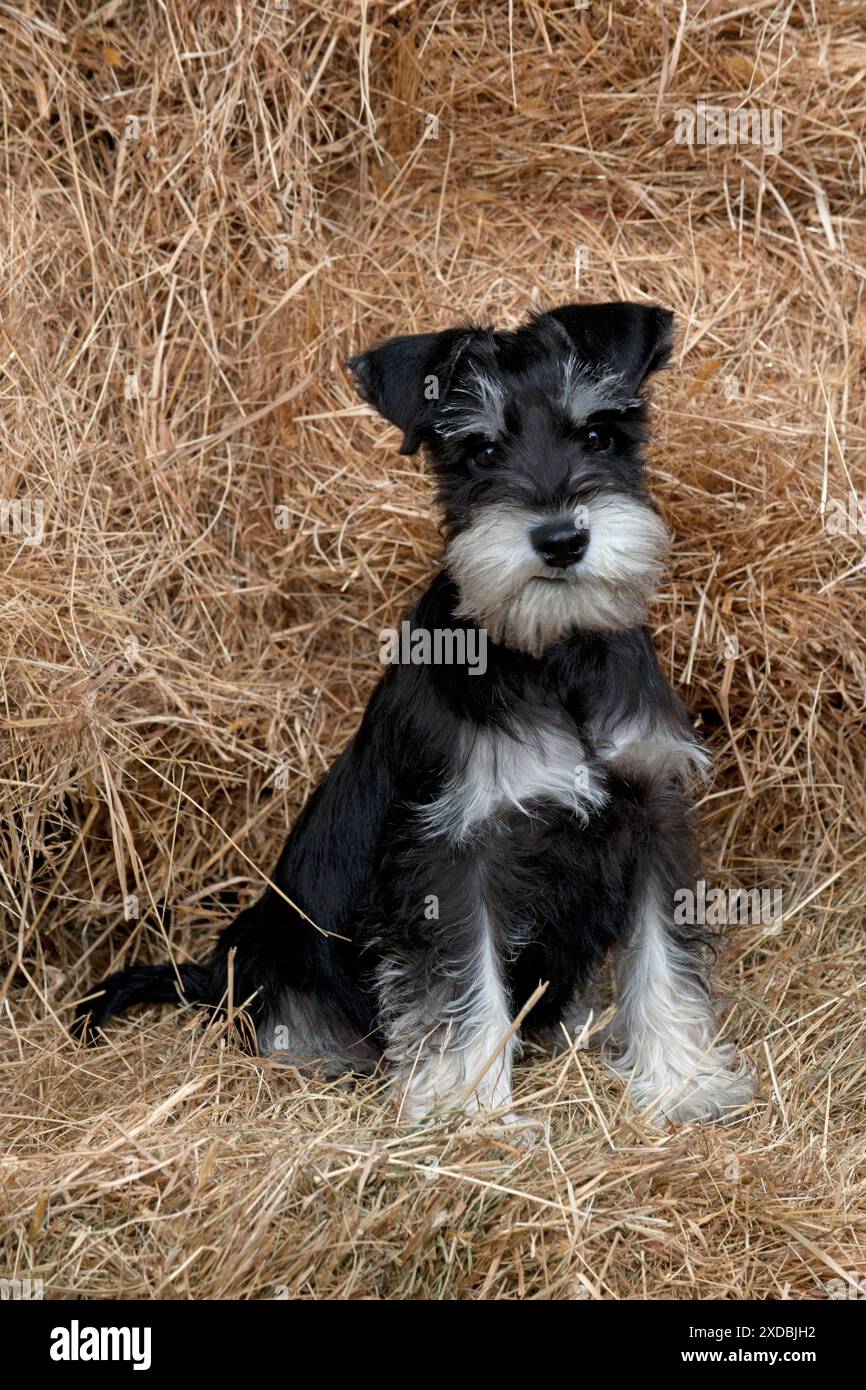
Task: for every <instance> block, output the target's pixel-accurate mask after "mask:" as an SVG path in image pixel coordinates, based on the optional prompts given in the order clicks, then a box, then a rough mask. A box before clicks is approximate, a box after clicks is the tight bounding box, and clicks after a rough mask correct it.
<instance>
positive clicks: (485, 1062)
mask: <svg viewBox="0 0 866 1390" xmlns="http://www.w3.org/2000/svg"><path fill="white" fill-rule="evenodd" d="M389 878H390V879H391V888H392V891H391V892H390V893H389V894H388V896H389V898H390V899H391V901H390V910H389V912H388V914H387V920H388V923H389V925H387V926H386V927H385V929H384V931H383V936H382V939H381V941H380V949H381V953H382V954H381V961H380V965H379V968H378V988H379V998H380V1010H381V1012H380V1017H381V1020H382V1024H383V1027H384V1031H385V1034H386V1038H387V1050H386V1052H387V1057H388V1060H389V1062H390V1064H391V1066H392V1068H393V1070H394V1074H395V1078H396V1081H397V1089H398V1093H399V1099H400V1114H401V1117H402V1119H404V1120H406V1121H409V1122H418V1121H420V1120H423V1119H426V1118H428V1117H430V1116H434V1115H437V1114H447V1113H455V1112H458V1113H459V1112H462V1113H464V1114H473V1113H476V1112H479V1111H504V1112H508V1111H509V1108H510V1105H511V1064H512V1058H513V1055H514V1049H515V1041H514V1038H513V1037H509V1036H508V1030H509V1027H510V1025H511V1018H512V1015H511V1007H510V1002H509V1000H508V996H507V992H506V989H505V986H504V983H503V977H502V970H501V964H500V958H499V950H498V945H497V930H496V923H495V921H494V918H493V913H492V910H491V906H490V897H489V894H488V892H487V886H486V877H485V868H484V864H483V861H482V859H481V857H480V855H479V854H478V853H477V852H476V851H474V850H470V849H457V850H455V849H452V848H451V847H449V846H448V845H447V844H446V843H445V842H440V843H439V844H430V843H429V842H428V843H427V844H425V845H424V847H423V849H421V850H418V851H415V852H414V853H411V854H409V855H404V856H403V858H402V860H401V862H399V863H398V864H396V865H394V867H393V868H392V869H391V870H390V871H389ZM395 880H396V882H397V883H398V884H399V892H398V893H395V892H394V891H393V885H394V882H395ZM506 1118H508V1119H511V1116H510V1115H507V1116H506Z"/></svg>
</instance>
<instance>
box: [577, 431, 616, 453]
mask: <svg viewBox="0 0 866 1390" xmlns="http://www.w3.org/2000/svg"><path fill="white" fill-rule="evenodd" d="M581 443H582V444H583V447H584V449H587V450H588V451H589V453H591V454H603V453H604V452H605V450H606V449H609V448H610V446H611V444H612V443H613V435H612V434H611V432H610V430H609V429H606V428H605V426H604V425H590V426H589V428H588V429H585V430H584V431H583V434H582V436H581Z"/></svg>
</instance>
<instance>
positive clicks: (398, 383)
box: [79, 303, 751, 1120]
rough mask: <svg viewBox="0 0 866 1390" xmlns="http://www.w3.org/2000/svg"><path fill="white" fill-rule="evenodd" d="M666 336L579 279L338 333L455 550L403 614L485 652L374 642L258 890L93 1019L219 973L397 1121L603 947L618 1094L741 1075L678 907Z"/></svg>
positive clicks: (87, 1009) (497, 1090) (552, 996)
mask: <svg viewBox="0 0 866 1390" xmlns="http://www.w3.org/2000/svg"><path fill="white" fill-rule="evenodd" d="M670 345H671V315H670V314H669V313H668V312H666V311H665V310H662V309H659V308H655V307H651V306H644V305H639V304H629V303H614V304H587V305H566V306H564V307H562V308H559V309H554V310H552V311H551V312H549V313H541V314H538V315H536V316H535V317H533V318H532V319H531V320H530V321H529V322H528V323H526V324H525V325H524V326H523V327H521V328H519V329H517V330H516V331H514V332H497V331H494V330H493V329H482V328H475V327H459V328H451V329H446V330H445V331H444V332H439V333H422V334H418V335H412V336H408V337H400V338H394V339H392V340H390V341H389V342H386V343H384V344H382V346H380V347H377V348H374V349H373V350H372V351H370V352H366V353H364V354H363V355H362V356H360V357H356V358H354V359H353V360H352V362H351V363H350V366H351V368H352V370H353V372H354V373H355V375H356V378H357V380H358V383H359V385H360V390H361V393H362V395H363V397H364V399H365V400H367V401H368V402H370V403H371V404H372V405H373V406H374V407H375V408H376V410H377V411H379V412H380V414H381V415H383V416H384V417H385V419H386V420H388V421H389V422H390V423H391V424H393V425H396V426H397V428H398V429H399V430H401V431H402V433H403V443H402V448H401V452H402V453H404V454H411V453H414V452H415V451H416V450H418V449H419V448H420V447H421V446H424V448H425V450H426V453H427V456H428V458H429V461H430V464H431V467H432V469H433V472H434V475H435V478H436V481H437V484H438V496H439V501H440V503H441V507H442V510H443V513H444V527H445V536H446V545H445V555H444V563H443V569H442V571H441V572H440V573H439V574H437V575H436V577H435V578H434V580H433V582H432V584H431V585H430V587H429V589H428V590H427V592H426V593H425V594H424V595H423V597H422V598H421V599H420V601H419V602H418V604H417V605H416V607H415V609H414V610H413V612H412V614H411V616H410V618H409V623H410V625H411V633H412V635H413V637H414V635H415V634H417V633H420V634H422V635H423V634H436V633H437V632H438V633H442V632H448V633H451V634H452V635H453V634H454V633H455V632H458V633H459V632H461V631H462V632H463V634H464V636H466V635H467V634H470V633H471V635H472V636H473V638H475V639H478V638H479V637H480V636H481V635H482V634H486V636H487V639H488V641H487V648H486V664H485V669H484V670H483V671H482V670H481V669H480V665H479V664H478V663H475V665H473V666H470V665H469V664H468V663H467V664H463V665H460V664H453V663H448V664H446V663H439V664H437V663H436V662H435V661H434V662H431V663H430V664H412V663H407V664H397V665H392V666H391V667H390V668H389V669H388V671H387V673H386V674H385V676H384V678H383V679H382V680H381V681H380V683H379V685H378V686H377V688H376V690H375V691H374V692H373V695H372V698H371V699H370V703H369V705H368V707H367V710H366V713H365V715H364V718H363V720H362V722H361V726H360V728H359V730H358V732H357V734H356V735H355V737H354V738H353V739H352V741H351V743H350V744H349V745H348V747H347V748H346V749H345V750H344V751H343V753H342V754H341V755H340V757H339V758H338V759H337V761H336V763H335V764H334V766H333V767H332V768H331V770H330V772H329V773H328V774H327V776H326V777H325V778H324V779H323V781H322V782H321V783H320V785H319V786H318V787H317V789H316V791H315V792H314V794H313V795H312V797H311V798H310V800H309V801H308V803H307V805H306V807H305V808H304V810H303V812H302V814H301V816H300V818H299V820H298V822H297V824H296V826H295V828H294V830H293V831H292V833H291V835H290V836H289V838H288V841H287V843H286V845H285V847H284V849H283V852H282V855H281V857H280V860H279V863H278V865H277V868H276V870H275V872H274V876H273V879H272V881H271V884H270V886H269V887H268V889H267V890H266V892H265V893H264V894H263V896H262V897H261V898H260V899H259V900H258V902H256V903H255V904H254V905H253V906H252V907H250V908H248V909H247V910H246V911H244V912H242V913H241V914H240V916H239V917H238V918H237V919H236V920H235V921H234V922H233V923H232V924H231V926H229V927H228V928H227V929H226V930H225V931H224V932H223V934H222V936H221V938H220V940H219V942H218V944H217V946H216V948H215V951H214V953H213V955H212V957H211V959H210V960H209V962H208V963H206V964H204V965H196V964H186V965H180V966H175V965H173V964H168V965H161V966H133V967H131V968H129V969H126V970H122V971H120V972H119V973H118V974H115V975H113V976H111V977H109V978H108V979H107V980H106V981H105V982H104V983H103V985H102V986H100V990H101V993H100V994H99V995H98V996H92V997H91V1000H90V1001H85V1003H84V1004H83V1005H82V1006H81V1008H80V1011H79V1012H80V1015H81V1018H82V1026H83V1027H84V1028H85V1030H86V1031H88V1032H89V1034H90V1036H92V1029H93V1027H95V1026H99V1025H101V1024H103V1023H104V1022H105V1021H106V1019H107V1018H108V1017H109V1016H110V1015H111V1014H114V1013H117V1012H119V1011H121V1010H122V1009H124V1008H125V1007H126V1006H128V1005H129V1004H132V1003H136V1002H142V1001H162V1002H170V1001H175V1000H177V999H178V998H181V999H185V1000H187V1001H190V1002H193V1003H199V1004H204V1005H209V1006H211V1007H212V1008H214V1009H225V1008H226V1005H227V994H228V991H229V982H231V993H232V1001H231V1002H232V1003H233V1006H234V1008H235V1009H237V1008H240V1007H244V1008H245V1011H246V1014H247V1015H248V1016H249V1017H250V1019H251V1020H252V1022H253V1024H254V1026H255V1031H256V1037H257V1043H258V1048H259V1051H260V1052H262V1053H267V1054H280V1055H283V1056H285V1057H286V1058H287V1059H289V1060H291V1061H294V1062H297V1063H309V1062H313V1061H321V1062H324V1063H326V1064H327V1065H328V1066H329V1067H330V1068H331V1069H332V1070H333V1069H338V1070H339V1069H346V1068H351V1069H354V1070H364V1069H369V1068H371V1067H373V1066H375V1065H376V1064H377V1063H378V1061H379V1059H380V1058H381V1057H383V1056H384V1058H385V1059H386V1061H387V1063H388V1065H389V1066H390V1067H391V1068H392V1069H393V1073H394V1076H395V1078H396V1081H397V1084H398V1087H399V1090H400V1094H401V1105H402V1113H403V1115H404V1117H406V1118H408V1119H411V1120H418V1119H421V1118H423V1117H425V1116H428V1115H430V1114H433V1113H440V1112H442V1111H448V1110H457V1111H466V1112H472V1111H475V1110H485V1111H486V1110H501V1111H504V1112H508V1111H509V1107H510V1105H511V1068H512V1060H513V1057H514V1054H515V1051H516V1049H517V1048H518V1047H519V1037H518V1036H517V1035H516V1034H515V1035H514V1036H509V1030H510V1028H511V1025H512V1022H513V1020H514V1019H515V1017H516V1015H517V1013H518V1012H519V1011H520V1010H521V1008H522V1006H523V1005H524V1004H525V1003H526V1001H527V1000H528V999H529V998H530V997H531V996H532V994H533V992H534V991H535V990H536V988H537V986H538V984H539V982H546V983H547V988H546V990H545V992H544V993H543V994H542V995H541V997H540V999H539V1000H538V1002H537V1003H536V1004H535V1007H534V1008H533V1009H532V1011H531V1012H530V1014H529V1016H528V1018H527V1019H526V1025H525V1029H526V1031H529V1030H530V1029H536V1030H539V1031H545V1030H546V1031H547V1032H548V1033H549V1031H550V1029H551V1028H553V1029H557V1028H559V1026H560V1024H564V1025H565V1028H566V1029H567V1030H568V1032H569V1033H570V1034H572V1035H573V1033H574V1030H575V1028H577V1027H579V1026H580V1025H581V1024H582V1022H583V1020H584V1018H585V1008H584V1006H583V1003H582V994H583V991H584V989H585V988H586V986H587V985H588V984H589V983H590V982H591V980H592V978H593V976H594V974H595V973H596V971H597V969H598V967H599V966H600V964H601V962H602V960H603V959H604V957H605V956H606V954H607V953H608V952H611V951H612V952H613V953H614V962H615V978H616V981H617V989H618V1006H617V1013H616V1017H615V1020H614V1023H613V1025H612V1030H611V1041H609V1043H608V1048H609V1049H610V1052H611V1060H612V1063H613V1065H614V1066H615V1068H616V1069H617V1070H618V1071H619V1072H620V1073H621V1074H622V1075H623V1076H625V1077H627V1078H628V1080H629V1082H630V1085H631V1091H632V1094H633V1096H634V1099H635V1100H636V1102H637V1103H638V1104H639V1105H641V1106H643V1107H646V1108H649V1109H651V1110H653V1111H654V1112H656V1113H657V1114H666V1115H668V1116H670V1117H671V1118H673V1119H676V1120H689V1119H697V1118H704V1117H714V1116H719V1115H722V1114H724V1113H725V1112H727V1111H729V1110H731V1109H733V1108H736V1107H738V1106H740V1105H742V1104H744V1103H745V1102H746V1101H748V1099H749V1096H750V1094H751V1086H750V1083H749V1081H748V1079H747V1077H746V1076H745V1074H744V1073H743V1071H742V1070H741V1069H737V1068H736V1067H735V1066H734V1058H733V1049H732V1047H731V1046H730V1045H728V1044H725V1043H722V1042H720V1041H719V1040H718V1038H717V1036H716V1032H717V1028H716V1019H715V1015H714V1011H713V1007H712V1004H711V1000H710V995H709V992H708V986H707V978H706V969H705V959H704V953H705V943H704V942H703V941H702V940H701V939H700V938H699V937H698V935H696V934H694V933H689V932H687V931H684V930H683V929H681V928H678V927H676V926H675V925H674V920H673V895H674V893H675V891H676V889H677V888H683V887H686V886H688V885H689V884H691V883H693V882H694V877H695V868H694V865H693V861H692V841H691V835H690V828H689V800H688V792H687V784H688V780H689V776H690V774H691V773H692V772H694V771H695V770H698V771H700V770H701V769H702V768H703V767H704V765H705V763H706V757H705V754H704V753H703V751H702V750H701V748H700V747H699V745H698V744H697V742H696V740H695V737H694V734H693V731H692V729H691V726H690V724H689V721H688V719H687V718H686V715H685V713H684V711H683V709H682V707H681V705H680V703H679V701H678V699H677V697H676V696H675V694H674V693H673V691H672V690H671V689H670V687H669V686H668V684H667V682H666V681H665V679H664V677H663V676H662V674H661V671H660V669H659V666H658V664H657V661H656V657H655V653H654V651H653V646H652V642H651V639H650V636H649V633H648V631H647V628H646V626H645V623H646V612H647V603H648V601H649V599H650V597H651V595H652V593H653V590H654V588H655V586H656V583H657V581H658V579H659V577H660V574H661V572H662V569H663V565H664V560H665V555H666V549H667V541H668V537H667V533H666V530H665V526H664V524H663V522H662V520H661V518H660V517H659V514H658V512H657V511H656V509H655V507H654V506H653V504H652V502H651V501H650V499H649V497H648V496H647V493H646V491H645V486H644V477H643V474H644V466H643V459H642V455H641V446H642V440H643V435H644V426H645V420H646V403H645V401H644V400H643V398H642V397H641V396H640V394H639V392H640V388H641V386H642V385H643V383H644V382H645V380H646V378H647V377H648V376H649V375H650V373H651V372H653V371H655V370H656V369H657V368H659V367H661V366H662V365H663V364H664V362H665V361H666V359H667V357H668V355H669V352H670ZM430 649H431V650H434V651H435V650H436V649H437V648H436V646H435V643H432V644H431V648H430ZM230 964H231V969H229V965H230Z"/></svg>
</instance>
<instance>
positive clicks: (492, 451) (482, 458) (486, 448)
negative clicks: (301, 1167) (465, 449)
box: [471, 440, 500, 468]
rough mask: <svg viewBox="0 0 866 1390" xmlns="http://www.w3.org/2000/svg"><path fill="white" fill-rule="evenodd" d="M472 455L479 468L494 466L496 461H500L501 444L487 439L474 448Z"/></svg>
mask: <svg viewBox="0 0 866 1390" xmlns="http://www.w3.org/2000/svg"><path fill="white" fill-rule="evenodd" d="M471 457H472V462H473V463H474V464H477V465H478V467H479V468H492V467H493V465H494V464H495V463H498V462H499V458H500V454H499V446H498V445H497V444H491V443H490V441H489V440H486V441H485V442H484V443H482V444H479V445H478V446H477V447H476V448H474V449H473V450H472V455H471Z"/></svg>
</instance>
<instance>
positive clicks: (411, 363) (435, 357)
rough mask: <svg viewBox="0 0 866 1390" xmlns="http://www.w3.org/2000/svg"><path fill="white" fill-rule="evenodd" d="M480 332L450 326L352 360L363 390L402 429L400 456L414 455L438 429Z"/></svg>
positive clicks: (393, 342) (391, 342) (395, 341)
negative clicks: (455, 377)
mask: <svg viewBox="0 0 866 1390" xmlns="http://www.w3.org/2000/svg"><path fill="white" fill-rule="evenodd" d="M478 331H479V330H477V329H474V328H446V329H444V330H443V331H442V332H441V333H412V334H407V335H405V336H403V337H401V338H389V339H388V341H387V342H386V343H382V344H381V346H380V347H376V348H371V349H370V351H369V352H362V353H361V354H360V355H359V356H358V357H351V358H350V359H349V364H348V365H349V367H350V369H351V370H352V371H353V372H354V374H355V378H356V381H357V383H358V390H359V392H360V394H361V396H362V397H363V399H364V400H365V401H367V402H368V403H369V404H370V405H372V406H373V407H374V408H375V409H376V410H378V412H379V414H380V415H383V416H384V417H385V419H386V420H387V421H388V422H389V424H392V425H396V426H397V428H398V429H399V430H402V431H403V443H402V444H401V446H400V453H401V454H414V453H416V452H417V450H418V448H419V447H420V445H421V444H422V443H423V442H424V439H425V437H426V436H427V434H428V433H429V431H430V430H431V429H432V427H433V423H434V421H435V418H436V414H437V411H438V409H439V406H440V405H441V403H442V402H443V401H444V400H445V397H446V395H447V394H448V387H449V384H450V382H451V378H452V376H453V375H454V369H455V367H456V366H457V363H458V361H459V360H460V357H461V356H462V354H463V352H464V351H465V349H466V347H467V346H468V345H469V343H470V342H471V340H472V338H473V337H475V336H476V334H477V332H478Z"/></svg>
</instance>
